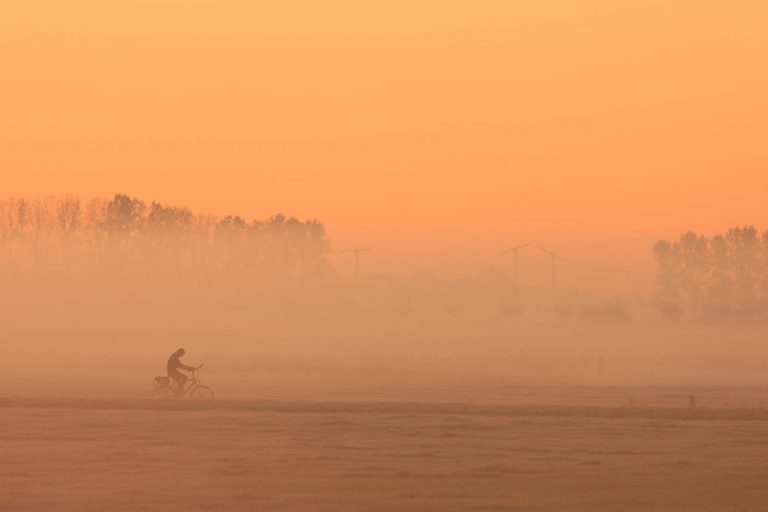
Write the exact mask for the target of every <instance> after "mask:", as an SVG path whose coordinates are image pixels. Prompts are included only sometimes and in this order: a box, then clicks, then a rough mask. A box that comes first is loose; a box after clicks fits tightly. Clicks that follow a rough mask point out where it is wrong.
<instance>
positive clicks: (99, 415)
mask: <svg viewBox="0 0 768 512" xmlns="http://www.w3.org/2000/svg"><path fill="white" fill-rule="evenodd" d="M338 377H339V378H338V379H337V380H338V381H339V382H345V383H346V384H345V385H344V386H342V387H338V388H331V387H329V386H325V387H324V386H323V385H322V382H320V381H322V378H319V379H318V386H315V387H316V389H320V391H316V393H317V394H315V395H312V394H311V393H310V394H309V396H313V397H318V398H321V399H315V398H312V399H310V400H306V399H300V398H299V397H300V395H298V394H293V393H292V392H291V391H290V390H287V391H286V393H287V394H286V396H283V397H282V398H272V399H258V400H254V399H247V398H245V396H246V394H245V393H244V391H242V389H245V387H246V386H243V387H242V389H241V391H240V392H235V391H232V394H233V395H235V396H239V397H240V399H237V400H229V399H227V400H217V401H215V402H203V403H201V402H189V401H187V402H179V401H175V400H159V401H153V400H150V399H144V398H134V397H128V398H122V399H114V398H105V397H104V395H106V394H110V393H106V392H105V393H102V394H93V396H92V397H89V398H79V397H78V395H83V393H81V392H78V391H77V388H76V387H74V386H73V387H70V388H64V389H62V390H61V391H60V392H59V393H54V394H53V395H55V396H52V397H48V398H41V397H39V396H36V395H40V393H39V392H35V390H34V388H33V387H30V390H31V391H30V392H29V393H17V394H15V395H10V394H8V393H6V394H3V395H2V396H0V417H1V418H2V420H1V421H0V446H1V447H2V449H1V450H0V510H3V511H37V510H77V511H86V510H269V511H279V510H286V511H288V510H291V511H292V510H297V511H298V510H306V511H322V510H327V511H337V510H350V511H361V510H373V511H378V510H381V511H386V510H398V511H400V510H403V511H406V510H408V511H427V510H435V511H451V510H466V511H479V510H488V511H563V510H569V511H597V510H606V511H616V510H637V511H657V510H658V511H661V510H669V511H680V510H696V511H708V510H712V511H720V510H722V511H758V510H768V463H767V462H766V460H768V435H767V433H766V427H768V410H766V409H763V407H762V403H761V402H760V400H761V399H762V397H763V396H766V397H768V392H765V391H764V390H761V389H737V388H673V387H655V388H632V387H587V386H585V387H579V386H574V387H562V386H560V387H558V386H553V387H547V386H503V385H498V384H487V385H481V384H478V385H475V386H463V387H461V389H462V390H463V391H462V392H459V391H458V389H459V387H452V386H450V385H438V384H435V383H429V382H422V383H421V386H420V387H418V388H416V387H414V392H413V393H412V394H411V395H410V396H409V395H408V394H407V393H404V392H403V390H397V389H385V388H379V389H377V388H376V386H375V385H370V384H369V385H368V387H367V388H366V387H365V384H364V382H365V381H366V379H364V378H361V377H362V375H361V374H355V375H347V376H346V377H345V376H344V375H340V376H338ZM355 381H357V382H358V384H359V385H358V386H349V383H352V382H355ZM374 382H375V379H374ZM27 384H28V386H32V383H27ZM235 384H236V383H235V382H229V383H227V386H225V387H226V388H228V389H229V390H236V389H237V386H236V385H235ZM80 385H81V386H83V388H86V387H87V386H86V383H82V382H81V383H80ZM126 385H127V384H126ZM347 386H349V387H347ZM345 387H346V389H347V391H346V392H345V391H344V389H343V388H345ZM355 389H356V390H355ZM271 393H272V392H271V391H270V390H269V389H266V390H265V394H266V395H270V394H271ZM85 394H86V395H87V393H85ZM691 394H693V395H694V396H695V400H696V401H697V403H696V407H692V406H691V403H690V400H691V399H690V395H691ZM124 395H129V394H128V393H124ZM291 395H293V397H292V398H291ZM386 397H389V399H386Z"/></svg>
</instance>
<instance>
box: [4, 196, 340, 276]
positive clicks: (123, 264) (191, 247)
mask: <svg viewBox="0 0 768 512" xmlns="http://www.w3.org/2000/svg"><path fill="white" fill-rule="evenodd" d="M329 246H330V244H329V240H328V238H327V236H326V233H325V228H324V226H323V224H322V223H320V222H319V221H317V220H314V219H312V220H306V221H301V220H299V219H297V218H295V217H286V216H285V215H282V214H277V215H274V216H272V217H270V218H268V219H265V220H258V219H254V220H246V219H244V218H242V217H240V216H225V217H216V216H211V215H199V214H195V213H193V212H192V211H191V210H189V209H188V208H181V207H176V206H169V205H164V204H161V203H158V202H151V203H145V202H144V201H142V200H140V199H138V198H135V197H131V196H128V195H125V194H116V195H115V196H114V197H112V198H111V199H105V198H93V199H88V200H81V199H80V198H78V197H75V196H72V195H66V196H61V197H51V198H45V199H27V198H9V199H4V200H0V265H5V266H6V267H7V268H8V267H10V268H13V269H16V270H18V271H23V270H28V269H35V268H51V267H54V266H55V267H57V268H60V267H62V266H63V267H66V268H71V269H77V268H80V269H92V270H98V269H99V268H110V269H115V268H117V267H119V268H121V269H123V270H126V271H130V269H131V267H134V268H137V269H141V270H144V271H146V270H148V269H155V270H158V271H161V272H176V273H178V272H180V271H184V270H185V269H186V270H187V271H191V272H199V273H201V274H202V273H204V272H203V271H205V272H207V273H211V272H212V271H213V272H215V273H217V274H222V273H224V274H226V273H229V274H232V275H234V276H237V278H243V277H246V276H257V275H261V276H266V275H270V276H283V277H291V276H298V277H303V276H311V275H318V274H322V273H324V272H327V270H328V263H327V260H326V256H327V253H328V251H329Z"/></svg>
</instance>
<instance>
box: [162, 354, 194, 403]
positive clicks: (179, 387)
mask: <svg viewBox="0 0 768 512" xmlns="http://www.w3.org/2000/svg"><path fill="white" fill-rule="evenodd" d="M184 354H186V351H185V350H184V349H183V348H180V349H179V350H177V351H176V352H174V353H173V354H171V357H169V358H168V376H169V377H170V378H171V379H173V381H174V382H175V383H176V395H177V396H181V395H182V393H184V383H185V382H187V379H188V378H189V377H187V376H186V375H184V374H183V373H181V372H180V371H179V370H186V371H188V372H191V371H192V370H194V368H193V367H191V366H187V365H185V364H184V363H182V362H181V357H182V356H183V355H184Z"/></svg>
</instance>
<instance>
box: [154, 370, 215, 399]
mask: <svg viewBox="0 0 768 512" xmlns="http://www.w3.org/2000/svg"><path fill="white" fill-rule="evenodd" d="M202 367H203V365H200V366H198V367H197V368H195V369H194V370H192V378H191V379H189V380H187V381H186V382H185V384H188V385H187V386H186V389H182V392H181V393H180V394H177V392H176V391H177V386H178V385H179V384H177V383H175V382H174V381H173V380H172V379H171V378H170V377H155V380H154V384H155V388H154V389H153V390H152V398H184V397H185V396H189V398H197V399H198V400H213V399H214V398H216V396H215V395H214V394H213V390H212V389H211V388H209V387H208V386H203V385H202V384H201V383H200V381H199V380H198V378H197V370H199V369H200V368H202ZM182 386H184V384H182Z"/></svg>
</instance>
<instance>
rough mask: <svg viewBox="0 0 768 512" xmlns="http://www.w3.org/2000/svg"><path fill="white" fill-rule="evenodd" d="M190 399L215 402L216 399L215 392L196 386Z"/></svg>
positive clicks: (206, 387)
mask: <svg viewBox="0 0 768 512" xmlns="http://www.w3.org/2000/svg"><path fill="white" fill-rule="evenodd" d="M189 396H190V398H197V399H198V400H213V399H214V398H216V397H215V396H214V394H213V390H212V389H211V388H209V387H208V386H195V387H194V388H193V389H192V391H191V392H190V393H189Z"/></svg>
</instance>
